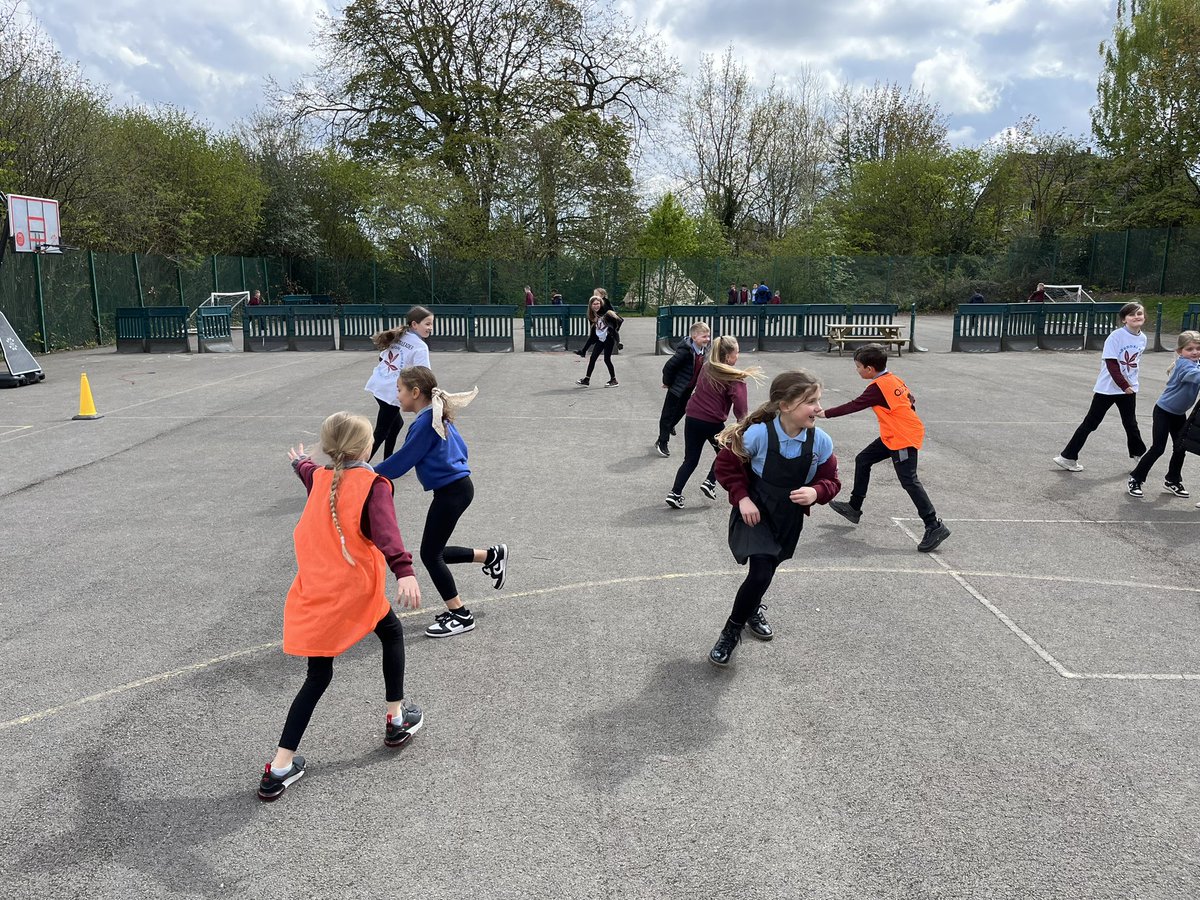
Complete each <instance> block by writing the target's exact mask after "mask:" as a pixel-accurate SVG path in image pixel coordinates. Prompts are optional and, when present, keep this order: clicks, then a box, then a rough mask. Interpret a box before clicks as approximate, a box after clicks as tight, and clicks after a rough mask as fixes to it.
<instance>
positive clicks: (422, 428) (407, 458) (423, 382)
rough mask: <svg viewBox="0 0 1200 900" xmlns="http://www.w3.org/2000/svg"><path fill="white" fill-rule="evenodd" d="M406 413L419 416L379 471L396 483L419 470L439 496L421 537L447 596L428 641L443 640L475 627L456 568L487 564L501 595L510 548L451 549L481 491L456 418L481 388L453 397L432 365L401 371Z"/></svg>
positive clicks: (435, 577)
mask: <svg viewBox="0 0 1200 900" xmlns="http://www.w3.org/2000/svg"><path fill="white" fill-rule="evenodd" d="M398 393H399V399H400V408H401V409H403V410H404V411H405V412H408V413H416V414H417V416H416V418H415V419H413V421H412V424H411V425H409V426H408V433H407V434H406V435H405V438H404V444H403V446H401V447H400V449H399V450H398V451H397V452H396V453H395V454H393V455H392V456H389V457H388V458H387V459H385V460H384V461H383V462H381V463H380V464H379V465H378V466H376V467H375V471H376V472H377V473H378V474H380V475H383V476H384V477H385V478H391V479H393V480H394V479H396V478H399V477H400V476H401V475H403V474H404V473H405V472H407V471H408V470H409V469H413V468H415V469H416V470H417V480H419V481H420V482H421V487H423V488H424V489H425V490H427V491H433V501H432V502H431V503H430V504H429V512H428V514H427V515H426V517H425V532H424V533H423V534H422V535H421V562H422V563H423V564H424V565H425V568H426V570H428V572H429V577H430V578H431V579H432V580H433V586H434V587H435V588H437V591H438V593H439V594H441V596H442V600H443V601H444V602H445V604H446V611H445V612H443V613H442V614H441V615H439V616H438V617H437V618H436V619H435V620H434V623H433V624H432V625H430V626H429V627H428V628H426V629H425V634H426V636H427V637H432V638H442V637H452V636H453V635H456V634H463V633H464V632H467V631H471V630H473V629H474V628H475V617H474V616H473V615H471V610H469V609H468V608H467V607H466V606H464V605H463V601H462V597H460V596H459V595H458V587H457V586H456V585H455V583H454V576H453V575H451V574H450V566H451V565H454V564H455V563H469V562H476V563H483V573H484V574H485V575H487V576H488V577H489V578H491V579H492V587H494V588H495V589H496V590H499V589H500V588H502V587H504V580H505V573H506V570H507V567H508V546H507V545H506V544H494V545H492V546H491V547H488V548H487V549H486V550H479V549H473V548H470V547H447V546H446V545H447V543H449V541H450V536H451V535H452V534H453V533H454V527H455V526H456V525H457V524H458V520H459V519H460V518H461V517H462V514H463V513H464V512H466V510H467V507H468V506H470V505H471V500H472V499H473V498H474V497H475V486H474V485H473V484H472V483H471V470H470V469H469V468H467V445H466V443H465V442H464V441H463V439H462V435H460V434H459V433H458V429H457V428H455V427H454V413H455V412H456V411H457V410H459V409H462V408H463V407H464V406H466V405H467V404H468V403H470V402H471V401H472V400H473V399H475V395H476V393H478V388H476V389H475V390H473V391H470V392H469V393H464V394H447V393H446V392H445V391H443V390H442V389H441V388H440V387H438V384H437V378H435V377H434V374H433V372H432V371H431V370H430V369H429V368H427V367H426V366H410V367H408V368H406V369H404V370H402V371H401V372H400V377H399V384H398Z"/></svg>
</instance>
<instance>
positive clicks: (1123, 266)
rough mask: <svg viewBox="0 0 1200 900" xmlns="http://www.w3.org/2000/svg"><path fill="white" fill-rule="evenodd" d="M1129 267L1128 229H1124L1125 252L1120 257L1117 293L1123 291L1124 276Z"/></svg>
mask: <svg viewBox="0 0 1200 900" xmlns="http://www.w3.org/2000/svg"><path fill="white" fill-rule="evenodd" d="M1128 266H1129V229H1128V228H1126V229H1125V252H1124V253H1123V254H1122V255H1121V284H1120V285H1119V286H1118V287H1117V290H1118V291H1121V292H1122V293H1124V291H1125V275H1126V273H1127V272H1128Z"/></svg>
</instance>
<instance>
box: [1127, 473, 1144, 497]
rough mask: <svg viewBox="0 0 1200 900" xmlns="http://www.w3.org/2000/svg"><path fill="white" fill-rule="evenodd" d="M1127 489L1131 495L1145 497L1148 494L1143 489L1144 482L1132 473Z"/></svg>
mask: <svg viewBox="0 0 1200 900" xmlns="http://www.w3.org/2000/svg"><path fill="white" fill-rule="evenodd" d="M1126 490H1127V491H1128V492H1129V496H1130V497H1145V496H1146V493H1145V491H1143V490H1142V483H1141V482H1140V481H1138V480H1137V479H1136V478H1134V477H1133V476H1132V475H1130V476H1129V484H1128V486H1127V487H1126Z"/></svg>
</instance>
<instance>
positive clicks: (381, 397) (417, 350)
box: [363, 306, 433, 461]
mask: <svg viewBox="0 0 1200 900" xmlns="http://www.w3.org/2000/svg"><path fill="white" fill-rule="evenodd" d="M432 333H433V313H431V312H430V311H429V310H427V309H426V308H425V307H424V306H414V307H413V308H412V309H410V310H409V311H408V315H407V316H405V324H404V325H402V326H400V327H399V328H389V329H388V330H387V331H381V332H379V333H378V334H376V335H373V336H372V337H371V342H372V343H373V344H374V345H375V349H376V350H378V351H379V363H378V365H376V366H375V371H374V372H372V373H371V377H370V378H369V379H367V384H366V387H364V388H363V390H365V391H366V392H367V393H369V394H371V395H373V396H374V397H375V402H376V403H378V404H379V415H378V417H377V418H376V420H375V434H374V436H373V439H372V443H371V456H368V457H367V459H368V461H369V460H370V459H371V458H372V457H374V456H375V451H376V450H378V449H379V448H380V446H382V447H383V456H384V459H386V458H387V457H389V456H391V455H392V453H393V452H395V450H396V438H397V437H399V436H400V428H401V426H403V425H404V419H403V418H402V417H401V415H400V400H399V398H398V397H397V394H396V379H397V378H399V377H400V370H401V369H404V368H406V367H408V366H428V365H429V345H428V344H426V343H425V341H426V340H428V339H429V335H430V334H432Z"/></svg>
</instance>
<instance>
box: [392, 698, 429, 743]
mask: <svg viewBox="0 0 1200 900" xmlns="http://www.w3.org/2000/svg"><path fill="white" fill-rule="evenodd" d="M424 724H425V717H424V716H423V715H422V714H421V707H419V706H417V705H416V704H415V703H409V702H407V701H405V702H404V703H403V704H401V706H400V717H399V719H397V718H395V717H393V716H390V715H389V716H388V717H387V730H386V731H385V732H384V735H383V743H384V744H386V745H387V746H388V747H403V746H404V745H405V744H407V743H408V742H409V741H410V740H411V739H412V736H413V735H414V734H416V733H417V732H418V731H420V730H421V726H422V725H424Z"/></svg>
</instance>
